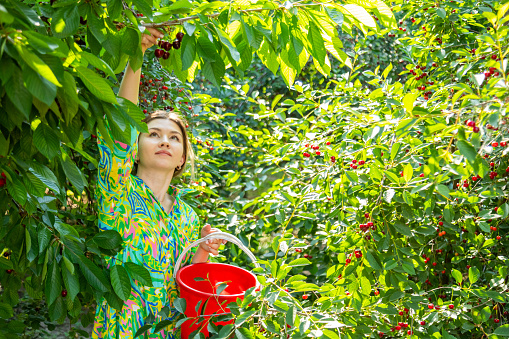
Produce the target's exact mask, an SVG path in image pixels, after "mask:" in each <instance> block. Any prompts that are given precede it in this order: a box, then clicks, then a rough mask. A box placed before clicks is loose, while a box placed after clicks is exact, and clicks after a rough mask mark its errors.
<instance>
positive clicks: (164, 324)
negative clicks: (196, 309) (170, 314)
mask: <svg viewBox="0 0 509 339" xmlns="http://www.w3.org/2000/svg"><path fill="white" fill-rule="evenodd" d="M171 324H173V320H172V319H166V320H163V321H160V322H158V323H157V325H156V327H155V328H154V333H157V332H159V331H161V330H162V329H163V328H165V327H167V326H169V325H171Z"/></svg>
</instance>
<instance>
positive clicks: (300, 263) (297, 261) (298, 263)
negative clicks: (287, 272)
mask: <svg viewBox="0 0 509 339" xmlns="http://www.w3.org/2000/svg"><path fill="white" fill-rule="evenodd" d="M309 264H311V261H309V260H308V259H306V258H298V259H295V260H292V261H291V262H290V263H289V264H288V266H291V267H295V266H306V265H309Z"/></svg>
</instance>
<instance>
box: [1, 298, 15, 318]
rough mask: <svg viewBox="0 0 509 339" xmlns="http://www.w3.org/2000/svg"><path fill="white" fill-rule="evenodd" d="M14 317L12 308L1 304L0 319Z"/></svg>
mask: <svg viewBox="0 0 509 339" xmlns="http://www.w3.org/2000/svg"><path fill="white" fill-rule="evenodd" d="M13 315H14V310H13V309H12V306H11V305H9V304H6V303H2V302H0V318H2V319H9V318H11V317H12V316H13Z"/></svg>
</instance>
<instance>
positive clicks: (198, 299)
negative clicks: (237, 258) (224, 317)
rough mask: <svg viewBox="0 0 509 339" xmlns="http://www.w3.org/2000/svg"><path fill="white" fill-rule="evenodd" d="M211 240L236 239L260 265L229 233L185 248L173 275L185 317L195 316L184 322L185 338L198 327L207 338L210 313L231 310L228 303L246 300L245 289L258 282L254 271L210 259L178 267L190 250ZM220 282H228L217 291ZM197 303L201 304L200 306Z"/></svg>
mask: <svg viewBox="0 0 509 339" xmlns="http://www.w3.org/2000/svg"><path fill="white" fill-rule="evenodd" d="M208 239H224V240H228V241H230V242H233V243H234V244H236V245H237V246H239V247H240V248H241V249H242V250H243V251H244V252H246V254H247V255H248V256H249V257H250V258H251V260H252V261H253V262H254V263H255V265H256V266H257V267H258V266H259V265H258V263H256V258H255V257H254V255H253V254H252V253H251V251H249V249H247V248H246V247H245V246H244V245H243V244H242V243H241V242H240V240H239V239H237V238H236V237H235V236H233V235H231V234H228V233H223V232H214V233H212V234H209V235H208V236H207V237H204V238H202V239H200V240H198V241H195V242H194V243H192V244H191V245H189V246H188V247H186V249H184V251H183V252H182V254H181V255H180V257H179V259H178V260H177V262H176V264H175V273H174V277H175V280H176V282H177V286H178V288H179V293H180V297H181V298H183V299H185V300H186V311H185V315H186V317H188V318H189V317H192V318H195V317H196V318H195V319H192V320H187V321H185V322H184V323H183V324H182V325H181V327H180V332H181V338H182V339H187V338H189V336H190V335H191V333H192V332H194V331H196V330H199V331H200V332H201V333H203V334H204V335H205V337H208V336H209V331H208V329H207V324H208V321H209V319H210V317H211V315H213V314H225V313H226V314H228V313H230V309H229V308H228V307H227V305H228V304H229V303H230V302H235V301H236V300H237V298H240V299H243V298H244V293H245V291H246V290H248V289H249V288H251V287H255V286H257V284H258V282H257V280H256V276H255V275H254V274H252V273H251V272H249V271H247V270H245V269H243V268H240V267H237V266H232V265H227V264H220V263H210V262H208V263H199V264H192V265H189V266H186V267H183V268H181V269H178V268H179V267H180V265H181V263H182V258H183V257H184V255H185V254H186V253H187V251H188V250H189V249H190V248H192V247H194V246H196V245H198V244H199V243H201V242H204V241H206V240H208ZM197 278H198V279H197ZM200 278H201V279H200ZM221 283H225V284H226V285H227V286H226V288H224V289H223V290H222V291H220V293H219V294H217V293H216V292H217V288H218V287H219V286H220V285H221ZM198 304H200V305H199V307H198V308H197V305H198ZM232 322H233V320H230V321H223V322H218V323H217V324H219V325H226V324H229V323H232Z"/></svg>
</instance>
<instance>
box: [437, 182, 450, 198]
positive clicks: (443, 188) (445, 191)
mask: <svg viewBox="0 0 509 339" xmlns="http://www.w3.org/2000/svg"><path fill="white" fill-rule="evenodd" d="M436 189H437V191H438V192H439V193H440V194H442V195H443V196H445V197H446V198H449V192H450V190H449V187H447V186H445V185H442V184H440V185H437V187H436Z"/></svg>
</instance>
